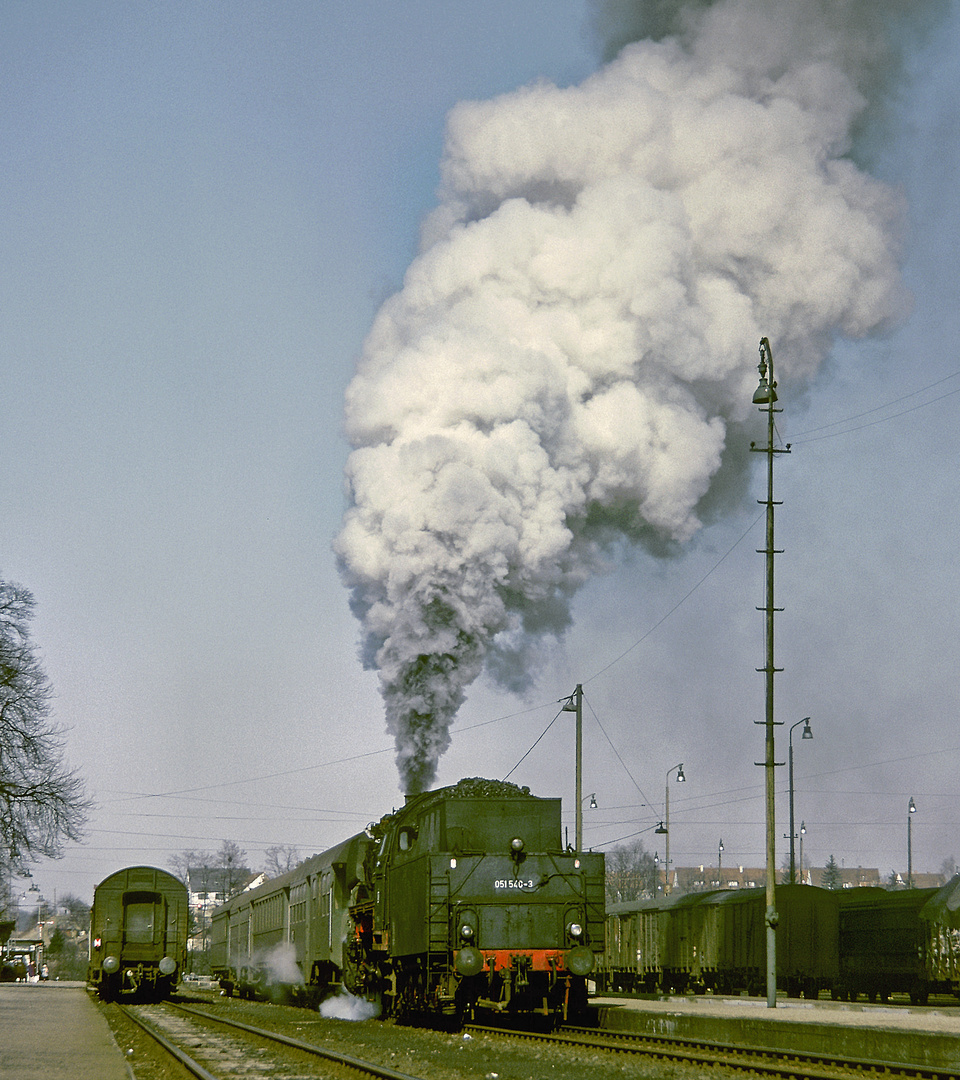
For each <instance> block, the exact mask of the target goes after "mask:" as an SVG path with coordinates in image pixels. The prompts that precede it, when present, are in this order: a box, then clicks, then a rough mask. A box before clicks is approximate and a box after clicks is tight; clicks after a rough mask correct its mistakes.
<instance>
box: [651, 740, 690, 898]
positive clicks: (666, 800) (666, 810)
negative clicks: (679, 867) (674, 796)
mask: <svg viewBox="0 0 960 1080" xmlns="http://www.w3.org/2000/svg"><path fill="white" fill-rule="evenodd" d="M672 772H675V773H676V774H677V783H678V784H683V783H685V782H686V779H687V778H686V777H685V776H684V775H683V762H682V761H681V762H680V764H679V765H674V766H673V767H672V768H669V769H667V781H666V785H665V789H664V791H665V793H664V797H663V824H662V825H661V827H660V828H659V829H657V832H658V833H659V832H661V830H662V832H663V835H664V841H663V844H664V853H663V868H664V871H665V872H666V875H667V881H666V885H665V886H664V890H663V891H664V893H669V892H670V774H671V773H672Z"/></svg>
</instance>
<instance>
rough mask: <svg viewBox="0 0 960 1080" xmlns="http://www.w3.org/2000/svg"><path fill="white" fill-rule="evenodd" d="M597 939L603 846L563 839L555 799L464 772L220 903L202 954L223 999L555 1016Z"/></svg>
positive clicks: (579, 992)
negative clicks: (580, 846)
mask: <svg viewBox="0 0 960 1080" xmlns="http://www.w3.org/2000/svg"><path fill="white" fill-rule="evenodd" d="M603 934H604V856H603V854H602V853H597V852H576V851H573V850H572V849H570V848H566V849H565V848H564V847H563V844H562V840H561V821H560V800H559V799H548V798H539V797H536V796H533V795H531V794H529V791H528V790H527V789H526V788H518V787H516V786H515V785H514V784H508V783H504V782H501V781H488V780H482V779H478V778H475V779H468V780H461V781H460V783H458V784H455V785H453V786H452V787H447V788H440V789H438V790H436V791H431V792H426V793H424V794H422V795H417V796H413V797H410V798H408V800H407V802H406V804H405V805H404V806H403V807H402V808H401V809H400V810H397V811H395V812H394V813H392V814H388V815H386V816H385V817H384V818H382V819H381V820H380V821H379V822H376V823H373V824H371V825H370V826H368V828H367V831H366V832H364V833H360V834H358V835H356V836H352V837H350V838H349V839H347V840H345V841H344V842H343V843H342V844H340V845H338V846H337V847H335V848H331V849H330V850H329V851H326V852H323V853H322V854H320V855H314V856H312V857H311V858H309V859H307V860H306V861H305V862H303V863H301V865H300V866H298V867H297V868H296V869H295V870H293V871H291V872H290V873H288V874H285V875H283V876H282V877H280V878H276V879H274V880H273V881H269V882H267V883H266V884H264V885H261V886H260V887H259V888H257V889H253V890H251V891H250V892H247V893H241V894H240V895H238V896H236V897H234V898H233V899H231V900H229V901H228V902H227V903H226V904H224V905H223V906H222V907H220V908H218V909H217V911H216V912H214V915H213V922H212V927H211V943H212V944H211V958H212V967H213V971H214V974H216V975H219V977H220V980H221V985H222V986H223V987H224V989H225V990H226V991H227V993H228V994H230V993H233V992H234V991H235V990H236V991H237V992H239V993H240V994H241V995H246V996H255V995H256V996H274V997H275V996H279V995H288V996H292V997H293V998H295V999H300V1000H304V1001H308V1002H316V1001H319V1000H321V999H322V998H323V997H325V996H327V995H328V994H330V993H334V992H336V991H338V990H339V989H340V988H341V986H342V987H344V988H345V989H346V990H347V991H349V992H350V993H352V994H354V995H356V996H357V997H361V998H367V999H369V1000H373V1001H376V1002H378V1004H379V1005H380V1009H381V1015H383V1016H390V1015H404V1014H410V1013H421V1012H428V1013H429V1012H433V1013H438V1012H439V1013H449V1014H456V1015H459V1016H463V1015H467V1014H473V1013H474V1012H475V1011H478V1010H480V1011H483V1010H492V1011H496V1012H508V1013H520V1012H524V1013H526V1012H530V1013H533V1012H536V1013H542V1014H545V1015H548V1016H563V1017H566V1016H569V1015H572V1014H576V1013H577V1012H579V1011H581V1010H582V1009H583V1008H584V1007H585V1005H586V995H587V990H586V977H587V975H589V974H590V973H591V972H592V971H593V968H594V965H595V959H596V958H595V953H600V952H601V951H602V949H603Z"/></svg>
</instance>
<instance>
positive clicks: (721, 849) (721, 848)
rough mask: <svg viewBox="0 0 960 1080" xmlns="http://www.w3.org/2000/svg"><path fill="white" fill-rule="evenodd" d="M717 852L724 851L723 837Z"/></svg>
mask: <svg viewBox="0 0 960 1080" xmlns="http://www.w3.org/2000/svg"><path fill="white" fill-rule="evenodd" d="M717 850H719V851H723V837H720V847H719V848H718V849H717Z"/></svg>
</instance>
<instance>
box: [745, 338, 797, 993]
mask: <svg viewBox="0 0 960 1080" xmlns="http://www.w3.org/2000/svg"><path fill="white" fill-rule="evenodd" d="M758 369H759V371H760V384H759V386H758V387H757V389H756V392H755V393H754V395H753V403H754V405H759V406H761V411H765V412H766V414H767V445H766V447H758V446H757V445H756V444H755V443H751V444H750V449H751V451H753V452H756V453H763V454H766V455H767V497H766V499H759V500H758V502H760V503H761V504H764V505H766V508H767V534H766V547H764V548H760V549H758V551H759V552H760V553H761V554H763V555H765V556H766V578H767V581H766V599H765V603H764V606H763V607H762V608H759V609H758V610H760V611H763V612H765V617H766V618H765V622H766V635H765V636H766V661H765V663H764V666H763V667H762V668H758V669H757V670H758V671H762V672H764V675H765V680H766V686H765V689H766V695H765V697H766V708H765V718H764V720H763V721H760V720H757V721H755V723H757V724H760V723H763V725H764V727H765V729H766V731H765V740H764V750H765V753H764V760H763V761H762V762H759V761H758V762H757V764H758V765H762V766H763V768H764V769H765V771H766V834H767V836H766V840H767V843H766V848H767V893H766V900H767V913H766V924H767V1008H769V1009H775V1008H776V1007H777V936H776V928H777V922H778V921H779V917H778V915H777V901H776V895H777V894H776V872H777V833H776V815H775V808H774V797H775V794H776V781H775V778H774V770H775V768H776V764H777V763H776V760H775V758H774V739H773V729H774V719H773V677H774V675H775V674H776V673H777V671H780V670H782V668H777V667H776V666H775V664H774V660H773V617H774V613H775V612H776V610H777V609H776V608H775V607H774V603H773V563H774V556H775V555H776V554H777V551H776V549H775V548H774V540H773V517H774V513H773V511H774V507H775V506H776V505H777V504H776V503H775V502H774V499H773V459H774V456H775V455H776V454H788V453H790V444H789V443H788V444H787V446H786V447H785V448H777V447H775V446H774V445H773V428H774V424H773V417H774V414H775V413H778V412H782V411H783V410H782V409H777V408H775V407H774V406H775V405H776V401H777V383H776V380H775V379H774V377H773V350H772V349H771V348H770V341H769V339H768V338H761V339H760V364H759V365H758ZM768 371H769V379H768V377H767V372H768Z"/></svg>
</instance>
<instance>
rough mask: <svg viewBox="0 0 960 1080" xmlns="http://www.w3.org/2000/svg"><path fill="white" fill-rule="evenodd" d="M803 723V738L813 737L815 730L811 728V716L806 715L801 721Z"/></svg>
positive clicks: (801, 734)
mask: <svg viewBox="0 0 960 1080" xmlns="http://www.w3.org/2000/svg"><path fill="white" fill-rule="evenodd" d="M801 722H802V724H803V731H801V732H800V738H801V739H812V738H813V732H812V731H811V730H810V717H809V716H805V717H804V718H803V720H802V721H801Z"/></svg>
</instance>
